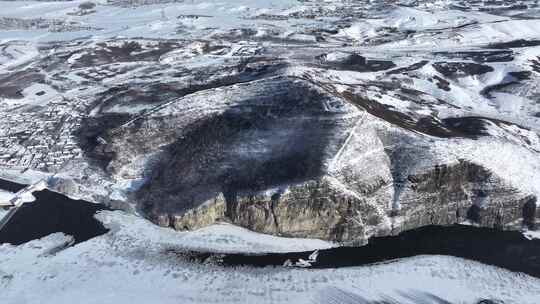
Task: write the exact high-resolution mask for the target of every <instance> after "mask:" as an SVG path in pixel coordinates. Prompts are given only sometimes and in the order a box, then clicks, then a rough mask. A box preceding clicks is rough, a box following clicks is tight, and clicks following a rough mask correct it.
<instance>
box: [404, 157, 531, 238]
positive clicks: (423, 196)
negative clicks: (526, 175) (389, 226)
mask: <svg viewBox="0 0 540 304" xmlns="http://www.w3.org/2000/svg"><path fill="white" fill-rule="evenodd" d="M401 188H402V189H400V191H399V198H397V199H398V200H399V202H400V206H401V207H400V210H399V212H398V214H399V216H398V217H399V219H400V225H398V226H396V227H395V228H396V230H397V231H395V232H398V231H404V230H409V229H413V228H417V227H421V226H425V225H449V224H454V223H462V222H464V221H467V220H468V221H470V222H471V223H474V224H477V225H480V226H484V227H491V228H511V227H512V226H514V227H519V225H520V224H522V223H525V224H527V225H530V223H533V222H534V219H533V218H534V216H531V214H534V212H535V211H534V212H533V211H531V209H532V205H531V202H534V201H535V200H536V198H535V197H534V196H532V195H529V194H525V193H520V192H519V191H518V190H517V189H515V188H514V187H512V186H510V185H508V184H506V183H505V182H504V181H503V180H501V179H500V177H498V176H496V175H495V174H493V173H492V172H490V171H489V170H487V169H485V168H483V167H482V166H479V165H477V164H474V163H470V162H467V161H463V160H460V161H459V162H457V163H454V164H444V165H438V166H435V167H433V168H431V169H430V170H428V171H425V172H422V173H419V174H413V175H409V176H408V177H407V180H406V181H404V182H403V183H402V185H401Z"/></svg>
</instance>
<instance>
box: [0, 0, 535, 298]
mask: <svg viewBox="0 0 540 304" xmlns="http://www.w3.org/2000/svg"><path fill="white" fill-rule="evenodd" d="M84 2H86V1H82V0H77V1H0V5H1V6H2V9H0V177H4V178H7V179H10V180H15V181H19V182H21V183H24V184H32V183H35V182H38V181H45V182H46V183H47V186H48V187H49V188H50V189H52V190H54V191H57V192H60V193H63V194H65V195H67V196H69V197H72V198H80V199H84V200H87V201H91V202H93V203H102V204H106V205H108V206H109V207H112V208H113V209H122V210H123V211H125V212H127V213H128V214H129V215H127V214H124V213H120V212H118V213H115V212H109V211H104V212H102V213H101V214H100V216H99V217H100V218H101V219H102V220H103V221H105V222H106V224H107V225H109V226H110V228H111V232H110V233H108V234H105V235H101V236H98V237H96V238H93V239H90V240H88V241H86V242H82V243H80V244H77V245H75V246H73V247H68V248H67V249H65V248H64V245H65V244H69V238H70V237H69V236H65V235H51V236H49V237H45V238H43V239H41V240H34V241H32V242H30V243H27V244H24V245H20V246H10V245H1V246H2V247H0V266H1V267H0V279H1V281H0V284H2V286H3V287H4V286H5V288H4V289H6V292H3V291H2V293H0V299H2V298H1V297H5V298H6V299H7V301H8V303H22V302H24V301H26V302H28V303H33V302H36V298H33V297H38V296H39V295H38V294H37V293H36V294H29V295H27V296H25V295H23V294H22V291H23V290H26V289H28V288H30V287H28V286H37V288H39V290H43V291H44V292H46V293H47V294H50V295H51V296H50V297H49V298H47V299H46V300H47V301H50V302H62V301H65V300H67V299H68V298H71V297H72V296H73V295H75V294H79V295H81V296H80V297H79V298H81V299H84V300H86V299H88V302H92V301H94V300H92V298H90V297H86V296H83V295H85V294H89V295H90V294H94V295H96V297H97V298H96V299H100V300H95V301H94V302H99V303H102V302H118V301H119V300H118V299H119V298H123V299H125V298H130V297H132V299H135V300H139V301H142V302H145V301H146V300H148V299H150V298H152V299H155V298H157V297H158V295H164V297H165V298H164V299H163V302H175V303H178V302H179V301H180V302H182V303H189V302H195V303H200V302H219V301H222V302H238V301H244V302H251V303H253V302H257V303H258V302H272V301H274V302H285V301H288V302H290V301H293V302H294V303H297V302H302V301H305V302H310V303H327V302H332V301H334V302H337V303H349V302H351V301H353V302H354V301H356V302H360V303H363V302H366V303H369V302H368V301H369V300H374V299H376V298H379V299H383V300H384V299H385V298H384V296H387V297H389V298H386V300H387V302H390V303H392V301H396V302H399V303H403V301H406V300H403V299H404V298H407V297H409V302H414V301H417V302H418V301H420V299H421V300H422V301H424V302H425V301H428V302H426V303H431V302H429V301H432V302H433V301H438V300H435V299H436V298H435V297H434V296H437V297H441V298H443V299H446V300H448V301H450V302H451V303H462V302H465V303H473V302H474V301H476V300H479V299H480V298H481V296H485V297H493V298H498V299H504V300H505V301H506V302H505V303H534V302H535V301H534V294H535V293H536V294H538V292H537V291H538V288H539V287H538V286H539V283H538V281H537V280H536V279H532V278H529V277H524V276H519V275H516V274H511V273H509V272H506V271H503V270H500V269H496V268H492V267H488V266H485V265H480V264H476V263H471V262H467V261H463V260H459V259H454V258H448V257H418V258H414V259H408V260H402V261H397V262H393V263H389V264H385V265H377V266H373V267H367V268H354V269H340V270H335V271H334V270H317V271H313V272H304V271H300V270H293V271H284V270H276V269H270V270H268V269H267V270H262V271H261V270H252V269H247V268H246V269H240V270H238V269H228V270H227V271H223V270H222V269H220V268H216V267H217V266H209V265H203V266H201V265H193V264H190V263H187V262H185V261H184V262H179V261H177V260H175V259H174V258H173V257H171V256H168V255H167V254H164V253H162V252H160V250H161V249H163V248H164V246H165V245H164V244H168V245H174V246H183V247H185V248H187V249H190V248H191V249H193V250H200V249H205V248H206V249H208V250H212V251H248V252H264V251H277V252H284V251H295V250H311V249H318V248H319V249H320V248H327V247H329V246H336V245H339V244H365V243H366V242H368V240H369V239H370V238H371V237H376V236H386V235H396V234H398V233H400V232H402V231H406V230H409V229H414V228H417V227H421V226H425V225H451V224H454V223H461V224H467V225H477V226H483V227H490V228H497V229H512V230H531V231H530V232H528V233H527V235H528V236H534V235H536V234H537V233H536V232H533V231H532V230H534V229H535V228H536V226H537V220H538V218H539V217H540V208H537V202H538V197H539V196H540V182H539V181H540V88H539V85H538V84H539V83H540V9H539V7H538V1H535V0H521V1H504V0H503V1H480V0H467V1H446V0H445V1H427V0H425V1H424V0H421V1H409V0H399V1H383V0H381V1H367V0H366V1H364V0H361V1H339V0H326V1H315V0H303V1H297V0H274V1H250V0H229V1H223V0H185V1H176V0H175V1H169V0H108V1H104V0H103V1H102V0H99V1H92V2H93V3H95V6H94V7H92V8H85V5H82V6H80V5H81V4H83V3H84ZM86 6H88V4H87V5H86ZM90 6H91V5H90ZM12 192H13V191H12ZM13 195H14V194H12V193H5V192H0V200H1V201H7V200H9V199H10V198H11V197H13ZM6 212H7V210H3V211H0V216H2V215H3V214H5V213H6ZM142 218H146V219H148V220H150V222H153V223H154V224H157V225H152V224H150V222H147V221H146V220H143V219H142ZM158 226H162V227H158ZM164 227H166V228H164ZM170 228H172V229H170ZM173 229H174V230H173ZM199 229H202V230H199ZM186 230H190V231H191V230H194V231H191V232H184V231H186ZM258 233H263V234H258ZM62 244H64V245H62ZM53 247H54V248H56V249H53V250H52V251H50V250H49V249H51V248H53ZM81 260H82V261H84V262H80V261H81ZM32 263H35V264H32ZM33 266H35V267H33ZM61 267H63V268H62V270H59V269H60V268H61ZM171 268H174V269H178V270H175V271H173V270H171ZM466 268H470V269H472V271H465V270H464V269H466ZM89 269H94V270H95V272H96V273H95V275H96V276H97V278H96V279H92V277H91V273H90V272H88V270H89ZM367 273H369V274H370V275H369V276H368V277H366V274H367ZM409 273H414V274H415V275H417V276H418V278H419V281H417V282H416V281H411V280H408V279H407V278H406V277H407V276H408V275H409ZM370 278H371V279H370ZM388 280H390V281H392V282H401V283H399V284H397V285H396V287H395V288H396V289H397V291H396V292H394V291H393V289H394V287H393V285H392V287H389V286H388V285H387V284H386V285H385V284H384V282H386V281H388ZM125 281H126V282H130V284H129V286H119V284H120V283H122V282H125ZM144 282H151V283H150V284H149V283H144ZM186 282H189V286H188V285H187V283H186ZM216 282H218V283H216ZM243 282H244V283H243ZM245 282H247V284H246V283H245ZM345 282H346V283H345ZM83 284H86V285H87V286H86V287H87V289H85V290H83V287H81V286H82V285H83ZM216 284H218V285H216ZM219 284H223V285H222V286H220V285H219ZM371 284H373V285H371ZM340 285H341V286H340ZM194 286H197V287H194ZM250 286H252V287H253V288H252V287H250ZM366 286H371V287H369V288H368V287H366ZM441 286H445V288H444V289H443V288H441ZM520 286H521V287H523V288H521V287H520ZM520 288H521V289H520ZM98 290H99V291H100V292H97V291H98ZM510 290H512V291H510ZM517 290H519V292H518V291H517ZM113 291H116V292H117V294H113ZM136 291H138V292H136ZM142 291H145V292H142ZM511 292H512V293H511ZM141 294H146V296H143V295H141ZM25 297H27V298H25ZM381 297H382V298H381ZM347 301H349V302H347ZM441 301H442V300H441ZM0 302H2V301H0ZM2 303H3V302H2ZM441 303H445V302H441Z"/></svg>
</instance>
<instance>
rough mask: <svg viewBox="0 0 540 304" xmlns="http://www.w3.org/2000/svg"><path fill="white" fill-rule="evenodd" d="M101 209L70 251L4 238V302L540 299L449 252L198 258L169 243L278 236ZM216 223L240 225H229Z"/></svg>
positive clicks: (526, 302) (534, 288) (528, 302)
mask: <svg viewBox="0 0 540 304" xmlns="http://www.w3.org/2000/svg"><path fill="white" fill-rule="evenodd" d="M98 217H99V218H100V219H101V220H102V221H104V222H105V223H106V225H107V226H108V227H109V228H111V231H110V232H109V233H107V234H105V235H103V236H100V237H96V238H93V239H91V240H89V241H86V242H84V243H80V244H78V245H75V246H73V247H68V248H66V249H63V248H64V247H65V246H66V245H67V244H69V243H70V242H71V238H70V237H69V236H65V235H63V234H59V233H57V234H53V235H49V236H47V237H44V238H42V239H40V240H34V241H31V242H28V243H26V244H23V245H20V246H12V245H9V244H4V245H0V257H1V259H0V278H1V280H0V284H1V286H2V293H0V302H1V303H5V304H19V303H55V304H61V303H73V301H74V300H76V301H77V303H81V304H86V303H132V304H135V303H156V302H158V303H165V304H166V303H175V304H176V303H330V302H331V301H336V299H337V300H338V302H337V303H350V302H347V301H346V300H347V299H349V301H350V300H351V297H352V299H354V297H362V298H364V299H369V300H381V299H394V300H395V301H398V303H404V304H407V303H410V304H412V303H420V301H429V299H432V298H430V296H437V297H440V298H442V299H445V300H447V301H449V302H450V303H474V301H477V300H479V299H481V298H495V299H500V300H504V301H505V303H507V304H512V303H516V304H517V303H520V304H537V303H538V294H540V280H539V279H536V278H532V277H529V276H527V275H522V274H517V273H512V272H510V271H506V270H503V269H500V268H497V267H493V266H487V265H483V264H480V263H477V262H472V261H467V260H463V259H459V258H453V257H447V256H418V257H414V258H408V259H403V260H397V261H391V262H388V263H382V264H378V265H372V266H364V267H351V268H342V269H325V270H305V269H290V268H287V269H285V268H272V267H266V268H260V269H254V268H248V267H240V268H222V267H218V266H214V265H210V264H203V265H200V264H193V263H191V262H187V261H185V260H182V259H180V258H178V257H177V256H175V255H173V254H167V253H166V250H168V249H178V248H179V247H182V246H183V247H190V246H193V247H192V248H202V247H206V248H214V249H215V248H221V249H227V248H233V247H231V244H232V243H237V244H238V245H240V247H242V246H247V247H250V248H252V249H255V251H256V250H260V249H261V247H258V246H260V245H261V244H262V243H266V244H265V245H264V246H267V245H268V244H269V243H272V242H269V240H268V239H266V240H265V239H259V240H258V241H257V240H255V239H253V236H249V235H247V237H246V234H244V233H242V234H241V235H242V237H245V239H244V240H243V241H239V240H238V239H234V238H233V239H228V240H224V239H219V238H216V237H215V234H212V235H208V234H207V232H209V231H210V230H206V231H197V232H194V233H186V234H177V233H175V232H172V231H169V230H166V229H163V228H157V227H155V226H154V225H152V224H150V223H148V222H146V221H144V220H141V219H140V218H136V217H134V216H132V215H126V214H122V213H120V212H118V211H116V212H102V213H100V214H99V215H98ZM209 229H214V230H217V232H218V234H222V235H226V234H229V233H233V234H236V233H237V232H239V231H238V230H236V232H231V231H234V229H233V230H231V229H230V227H227V226H217V227H214V228H209ZM174 235H176V237H175V236H174ZM238 235H240V234H238ZM247 240H249V241H247ZM246 241H247V242H246ZM253 241H255V242H254V243H251V244H248V243H249V242H253ZM255 243H259V244H255ZM283 244H284V243H282V242H280V243H279V246H283ZM272 246H273V245H272ZM289 246H295V245H292V244H290V245H289ZM234 248H237V247H234ZM289 248H291V247H289ZM340 299H341V302H339V300H340ZM422 303H424V302H422ZM425 303H431V302H425Z"/></svg>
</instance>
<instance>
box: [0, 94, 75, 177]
mask: <svg viewBox="0 0 540 304" xmlns="http://www.w3.org/2000/svg"><path fill="white" fill-rule="evenodd" d="M74 102H75V103H76V102H77V101H76V100H65V99H63V98H61V97H59V98H56V99H53V100H51V101H50V102H49V105H48V106H47V109H46V110H45V111H40V110H36V111H10V110H8V109H7V108H6V109H2V108H5V107H7V105H6V104H2V103H1V102H0V167H2V168H8V169H17V170H25V169H39V170H42V171H50V172H54V171H56V170H57V169H59V168H61V167H62V166H63V165H64V164H65V163H66V162H67V161H69V160H71V159H73V158H77V157H81V154H82V151H81V149H80V148H79V147H78V145H77V143H76V138H75V136H74V135H72V133H73V130H75V129H77V128H78V127H79V126H80V121H81V116H80V115H79V112H78V111H75V110H74V104H73V103H74Z"/></svg>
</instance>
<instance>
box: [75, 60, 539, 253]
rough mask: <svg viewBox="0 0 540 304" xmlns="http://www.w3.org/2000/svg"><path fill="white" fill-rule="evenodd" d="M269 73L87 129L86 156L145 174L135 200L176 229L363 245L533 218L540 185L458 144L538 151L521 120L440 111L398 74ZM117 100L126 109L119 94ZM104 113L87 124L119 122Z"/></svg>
mask: <svg viewBox="0 0 540 304" xmlns="http://www.w3.org/2000/svg"><path fill="white" fill-rule="evenodd" d="M279 66H281V64H280V65H279ZM459 67H461V66H459ZM263 70H264V69H263ZM270 70H272V72H271V73H270V74H264V73H263V72H261V73H258V74H257V75H259V76H257V78H256V79H251V78H249V77H247V76H246V77H247V78H246V80H245V81H244V82H242V83H236V84H234V85H230V84H229V83H227V82H220V84H221V85H220V86H213V85H210V86H205V87H204V89H201V90H196V89H194V90H188V91H185V92H184V91H183V92H184V93H185V95H184V93H182V94H179V95H178V97H177V98H173V100H171V101H168V102H163V103H160V105H159V106H158V107H155V108H152V110H151V111H144V113H141V114H134V115H129V120H126V119H124V120H111V123H110V124H103V126H102V128H99V129H98V128H92V127H91V126H92V124H88V126H90V127H87V128H86V129H83V131H84V132H82V131H81V132H80V136H81V143H86V146H87V147H88V149H87V151H86V155H87V157H89V158H91V159H94V160H98V162H96V164H97V165H99V166H101V168H103V170H104V172H105V175H107V176H109V177H111V180H114V179H115V178H116V179H118V180H120V181H125V180H138V181H140V185H139V186H137V187H136V188H133V189H129V191H126V193H125V194H126V201H128V202H134V203H135V205H136V206H135V207H134V208H136V210H137V211H138V212H139V213H141V214H143V215H145V216H146V217H148V218H149V219H151V220H152V221H154V222H155V223H157V224H159V225H161V226H165V227H172V228H174V229H177V230H191V229H197V228H200V227H204V226H208V225H211V224H213V223H215V222H217V221H227V222H230V223H233V224H236V225H239V226H242V227H245V228H248V229H251V230H253V231H257V232H262V233H268V234H274V235H281V236H288V237H309V238H319V239H325V240H332V241H336V242H341V243H345V244H364V243H365V242H366V241H367V240H368V239H369V238H370V237H373V236H384V235H390V234H397V233H400V232H402V231H405V230H409V229H414V228H417V227H421V226H425V225H432V224H435V225H450V224H454V223H463V222H468V223H470V224H473V225H479V226H485V227H495V228H501V229H516V228H520V227H521V226H522V225H525V226H527V227H530V228H532V227H534V226H535V221H536V217H537V216H538V214H537V213H538V211H537V208H536V196H535V194H534V192H531V191H524V190H523V189H521V188H519V185H516V183H515V182H514V183H513V182H511V181H509V176H503V175H500V174H499V173H497V172H494V171H492V170H490V169H489V166H486V165H485V163H486V162H485V161H478V162H477V161H474V157H470V158H462V157H460V155H464V156H467V153H465V152H463V153H462V152H460V151H459V149H460V146H459V145H460V143H467V144H471V143H473V142H474V141H476V140H479V139H480V138H482V137H484V136H491V135H490V134H499V135H498V136H499V138H503V139H504V140H507V141H508V139H509V138H510V139H511V140H510V141H509V142H513V143H517V144H520V143H522V142H523V147H524V149H530V151H533V149H535V146H534V145H535V141H534V140H533V141H530V142H528V143H527V142H525V141H523V140H522V139H520V138H521V137H517V136H514V135H512V134H511V132H517V133H516V134H518V133H519V134H521V135H520V136H523V134H528V133H524V132H526V130H525V128H523V127H521V126H518V125H514V124H511V123H507V122H502V121H495V120H493V119H491V120H490V119H487V118H482V117H478V118H477V117H473V118H470V117H469V118H464V117H460V118H444V119H439V118H438V117H436V116H435V115H436V114H437V113H438V109H440V108H441V107H446V106H448V105H447V104H446V103H445V102H444V101H441V100H440V99H437V98H434V97H433V96H430V95H429V94H428V93H426V92H420V91H417V90H412V89H404V88H402V86H403V83H400V82H398V81H392V82H382V81H372V82H365V83H363V84H359V85H356V84H355V85H345V84H339V85H336V84H333V85H331V84H329V83H330V81H329V80H328V79H324V78H323V76H321V75H315V74H311V75H304V74H301V73H299V72H294V73H295V75H294V76H291V75H287V74H283V75H282V74H280V73H282V72H283V71H282V70H280V69H274V68H272V69H270ZM250 75H251V74H250ZM265 75H266V76H265ZM276 75H277V76H276ZM252 76H253V75H252ZM259 77H260V78H259ZM325 81H326V82H325ZM113 93H114V92H113ZM379 95H381V96H382V95H385V96H386V97H387V98H392V100H391V102H394V103H395V105H396V106H393V105H388V104H383V103H380V102H379V101H380V100H381V98H382V97H381V96H379ZM108 100H109V101H110V102H112V103H113V104H111V105H109V106H110V107H109V108H111V109H116V108H117V107H115V104H114V102H116V101H115V98H114V96H111V98H108ZM377 100H379V101H377ZM387 102H388V101H387ZM398 102H401V103H404V104H408V106H409V107H408V108H407V107H404V108H400V104H398ZM419 107H423V108H421V109H422V110H418V109H419ZM456 108H457V107H456V106H452V109H453V110H455V109H456ZM100 115H101V116H97V117H95V118H92V119H91V120H92V121H99V119H102V118H103V117H104V118H107V117H109V116H106V115H105V114H104V113H101V114H100ZM107 115H111V114H110V113H109V114H107ZM110 117H114V116H110ZM122 117H124V118H127V117H128V116H122ZM98 125H99V124H98ZM494 129H496V132H494ZM527 132H528V131H527ZM505 136H506V137H505ZM82 139H86V141H84V140H82ZM94 139H95V140H94ZM458 139H459V140H458ZM452 145H453V146H452ZM445 149H447V150H452V153H441V151H445ZM111 183H113V182H111ZM113 186H114V185H113ZM113 186H111V189H112V188H114V187H113ZM125 209H129V208H125Z"/></svg>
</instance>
